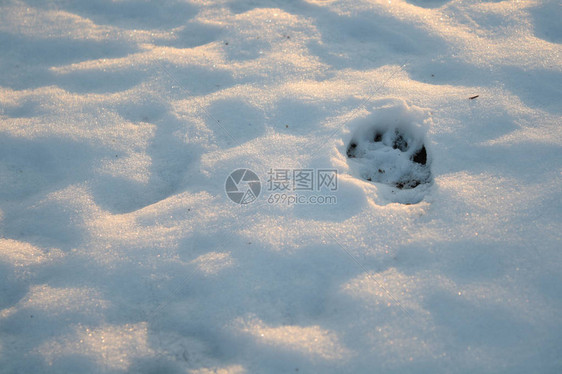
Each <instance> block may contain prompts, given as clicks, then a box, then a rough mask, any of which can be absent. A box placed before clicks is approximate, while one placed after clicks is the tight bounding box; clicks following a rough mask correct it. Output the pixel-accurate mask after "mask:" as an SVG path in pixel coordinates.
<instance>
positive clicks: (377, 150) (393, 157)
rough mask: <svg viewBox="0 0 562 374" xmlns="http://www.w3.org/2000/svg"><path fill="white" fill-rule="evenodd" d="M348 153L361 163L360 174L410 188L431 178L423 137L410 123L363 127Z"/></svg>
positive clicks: (353, 139) (403, 187) (396, 186)
mask: <svg viewBox="0 0 562 374" xmlns="http://www.w3.org/2000/svg"><path fill="white" fill-rule="evenodd" d="M346 153H347V157H348V158H349V159H354V161H355V162H357V163H358V164H359V174H360V176H361V177H362V178H363V179H365V180H367V181H370V182H376V183H385V184H387V185H390V186H392V187H395V188H397V189H400V190H406V189H413V188H416V187H418V186H420V185H423V184H426V183H429V182H430V181H431V171H430V165H429V164H430V163H429V158H428V154H427V149H426V147H425V145H424V143H423V139H422V138H421V136H419V135H416V134H415V132H414V131H409V129H408V127H407V126H404V127H392V126H388V127H385V126H374V127H372V128H369V129H367V130H363V131H360V132H358V133H356V134H355V135H354V136H353V138H352V140H351V142H350V143H349V145H348V146H347V151H346Z"/></svg>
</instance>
